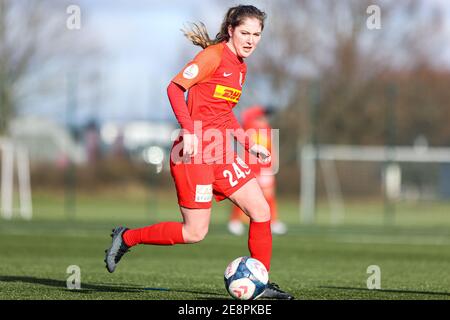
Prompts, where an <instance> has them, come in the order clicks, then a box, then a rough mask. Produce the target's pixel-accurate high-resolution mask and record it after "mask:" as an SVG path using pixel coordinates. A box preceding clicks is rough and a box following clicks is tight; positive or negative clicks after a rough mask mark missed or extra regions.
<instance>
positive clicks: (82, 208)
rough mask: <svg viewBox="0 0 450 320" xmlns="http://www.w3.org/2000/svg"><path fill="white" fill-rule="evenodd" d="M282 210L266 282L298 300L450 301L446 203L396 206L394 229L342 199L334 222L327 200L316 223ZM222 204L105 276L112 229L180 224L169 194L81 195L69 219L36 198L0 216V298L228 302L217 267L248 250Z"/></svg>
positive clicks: (371, 208) (373, 207) (378, 209)
mask: <svg viewBox="0 0 450 320" xmlns="http://www.w3.org/2000/svg"><path fill="white" fill-rule="evenodd" d="M279 208H280V215H281V216H282V218H284V220H285V221H286V222H288V225H289V233H288V234H287V235H285V236H274V242H273V259H272V270H271V280H272V281H274V282H277V283H278V284H279V285H280V286H281V287H282V288H283V289H285V290H287V291H289V292H291V293H292V294H294V295H295V296H296V298H297V299H306V300H309V299H450V272H449V271H450V204H449V203H447V204H445V203H443V204H442V203H441V204H431V203H429V204H420V205H419V204H416V205H406V204H400V205H398V207H397V210H396V215H395V219H394V221H395V222H394V224H392V225H385V222H384V219H383V207H382V205H380V204H376V203H370V202H367V203H350V204H348V206H347V214H346V216H345V219H344V221H343V223H342V224H341V225H338V226H333V225H331V224H330V223H329V214H328V208H327V205H326V203H324V204H323V206H320V207H319V210H318V215H317V223H316V224H315V225H314V226H308V225H304V224H301V223H299V217H298V203H297V201H295V200H289V199H283V200H280V203H279ZM228 209H229V204H228V203H227V202H222V203H220V204H214V207H213V214H212V222H211V227H210V232H209V234H208V236H207V238H206V239H205V240H204V241H202V242H201V243H198V244H195V245H178V246H172V247H163V246H138V247H135V248H132V251H131V253H128V254H127V255H126V256H125V257H124V258H123V260H122V261H121V262H120V264H119V266H118V268H117V270H116V272H115V273H113V274H109V273H108V272H107V271H106V269H105V266H104V263H103V258H104V249H106V248H107V247H108V246H109V243H110V237H109V234H110V231H111V229H112V227H114V226H116V225H127V226H128V227H139V226H144V225H148V224H151V223H154V222H156V221H163V220H175V221H177V220H179V219H180V217H179V213H178V212H179V211H178V208H177V205H176V201H174V195H172V194H170V195H157V196H155V195H154V196H153V198H151V199H145V198H142V197H141V198H139V197H137V198H126V197H124V198H120V197H104V196H103V197H102V196H97V197H87V196H80V197H78V198H77V207H76V212H77V213H76V216H75V217H70V216H66V215H65V213H64V212H65V210H64V201H63V197H56V196H53V197H51V196H46V195H44V194H40V195H39V194H38V195H35V196H34V210H35V216H34V218H33V220H32V221H29V222H27V221H23V220H20V219H18V218H15V219H13V220H12V221H4V220H1V221H0V299H152V300H153V299H157V300H171V299H183V300H184V299H187V300H203V299H230V297H229V296H228V294H227V293H226V291H225V288H224V284H223V272H224V270H225V267H226V265H227V264H228V263H229V262H230V261H232V260H233V259H234V258H236V257H238V256H243V255H248V250H247V238H246V236H242V237H235V236H231V235H229V234H228V233H227V231H226V224H225V223H226V215H227V212H228ZM70 265H77V266H79V267H80V269H81V290H68V289H67V288H66V281H67V278H68V277H69V276H70V275H69V274H67V273H66V270H67V267H68V266H70ZM370 265H377V266H379V267H380V269H381V290H368V289H367V284H366V282H367V279H368V277H369V276H370V274H368V273H367V267H368V266H370Z"/></svg>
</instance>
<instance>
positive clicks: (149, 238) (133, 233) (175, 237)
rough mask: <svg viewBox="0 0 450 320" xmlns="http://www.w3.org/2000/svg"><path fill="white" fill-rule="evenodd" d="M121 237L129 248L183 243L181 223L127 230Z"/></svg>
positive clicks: (159, 224) (165, 223) (162, 223)
mask: <svg viewBox="0 0 450 320" xmlns="http://www.w3.org/2000/svg"><path fill="white" fill-rule="evenodd" d="M122 237H123V240H124V242H125V244H126V245H127V246H129V247H132V246H135V245H137V244H141V243H143V244H153V245H163V246H164V245H165V246H170V245H174V244H179V243H185V242H184V239H183V224H182V223H181V222H161V223H157V224H154V225H151V226H148V227H144V228H139V229H133V230H127V231H126V232H124V234H123V235H122Z"/></svg>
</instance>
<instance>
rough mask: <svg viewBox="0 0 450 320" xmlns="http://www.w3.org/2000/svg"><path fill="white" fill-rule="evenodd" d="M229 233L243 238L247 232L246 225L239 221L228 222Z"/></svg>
mask: <svg viewBox="0 0 450 320" xmlns="http://www.w3.org/2000/svg"><path fill="white" fill-rule="evenodd" d="M228 231H229V232H230V233H231V234H234V235H235V236H242V235H243V234H244V231H245V228H244V224H243V223H242V222H241V221H239V220H231V221H230V222H228Z"/></svg>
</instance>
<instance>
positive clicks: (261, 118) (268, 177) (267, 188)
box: [228, 105, 287, 235]
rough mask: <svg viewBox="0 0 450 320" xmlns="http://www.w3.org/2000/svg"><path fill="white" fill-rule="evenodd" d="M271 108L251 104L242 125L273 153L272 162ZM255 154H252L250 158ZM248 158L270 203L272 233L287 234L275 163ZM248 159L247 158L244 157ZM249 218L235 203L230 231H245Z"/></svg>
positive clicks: (230, 221)
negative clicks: (277, 188) (278, 204)
mask: <svg viewBox="0 0 450 320" xmlns="http://www.w3.org/2000/svg"><path fill="white" fill-rule="evenodd" d="M269 113H270V110H268V109H266V108H264V107H262V106H259V105H255V106H251V107H249V108H247V109H245V110H244V111H242V113H241V119H242V127H243V129H244V130H250V131H246V132H251V133H250V138H251V139H252V141H254V142H256V143H257V144H260V145H262V146H264V147H266V148H267V149H268V150H270V152H271V154H272V162H273V161H275V160H276V157H274V154H273V150H272V138H271V136H272V132H271V131H272V127H271V126H270V123H269V118H268V114H269ZM252 157H253V156H251V155H250V158H252ZM250 158H249V159H248V164H249V166H250V168H251V169H252V172H253V173H254V174H255V178H256V181H257V182H258V184H259V186H260V187H261V190H262V191H263V195H264V198H265V199H266V201H267V203H268V204H269V208H270V219H271V229H272V234H278V235H280V234H285V233H286V232H287V227H286V225H285V224H284V223H283V222H281V221H280V219H279V216H278V210H277V200H276V181H275V175H274V173H273V167H274V166H275V164H274V163H272V162H269V163H259V162H258V161H256V159H250ZM244 160H247V159H244ZM248 220H249V218H248V217H247V216H246V215H245V213H244V212H243V211H242V210H241V209H240V208H239V207H238V206H235V205H232V207H231V214H230V217H229V221H228V231H230V232H231V233H232V234H234V235H241V234H243V233H244V229H245V228H244V223H248Z"/></svg>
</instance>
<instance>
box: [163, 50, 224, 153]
mask: <svg viewBox="0 0 450 320" xmlns="http://www.w3.org/2000/svg"><path fill="white" fill-rule="evenodd" d="M217 48H218V46H212V47H208V48H206V49H205V50H203V51H201V52H200V53H199V54H198V55H197V56H196V57H195V58H194V60H192V61H191V62H189V63H188V64H187V65H186V66H185V67H184V69H183V70H182V71H181V72H180V73H178V74H177V75H176V76H175V77H174V78H173V79H172V81H171V82H170V84H169V86H168V87H167V95H168V97H169V101H170V105H171V106H172V110H173V112H174V114H175V117H176V118H177V120H178V123H179V124H180V126H181V128H182V129H183V155H189V156H195V155H196V154H197V151H198V150H197V146H198V138H197V137H196V136H195V134H194V122H193V120H192V118H191V116H190V113H189V108H188V106H187V104H186V100H185V97H184V92H185V91H186V90H188V89H189V88H191V87H192V86H194V85H195V84H197V83H199V82H201V81H205V80H207V79H208V78H209V77H211V76H212V74H213V73H214V72H215V70H216V69H217V68H218V66H219V64H220V60H221V52H219V51H218V50H217Z"/></svg>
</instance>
